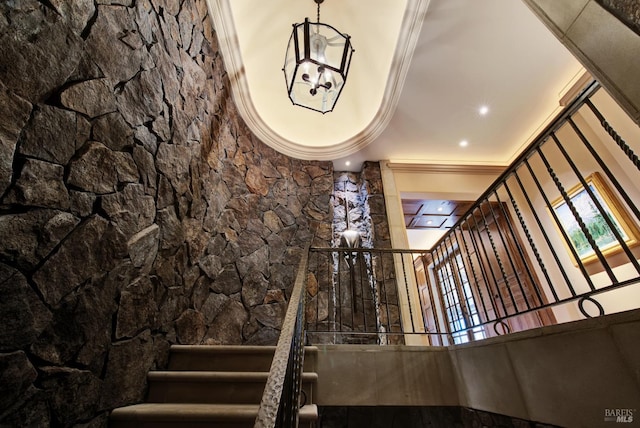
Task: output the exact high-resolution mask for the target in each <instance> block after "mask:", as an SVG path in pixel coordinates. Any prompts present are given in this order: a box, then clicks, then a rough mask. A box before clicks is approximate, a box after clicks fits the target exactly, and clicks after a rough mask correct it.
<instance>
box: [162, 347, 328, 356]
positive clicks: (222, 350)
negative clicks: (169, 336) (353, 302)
mask: <svg viewBox="0 0 640 428" xmlns="http://www.w3.org/2000/svg"><path fill="white" fill-rule="evenodd" d="M275 350H276V347H275V346H254V345H171V348H170V351H171V352H172V353H188V352H193V353H204V354H209V353H211V354H237V353H244V354H273V353H274V352H275ZM304 352H305V353H310V354H317V353H318V347H317V346H305V347H304Z"/></svg>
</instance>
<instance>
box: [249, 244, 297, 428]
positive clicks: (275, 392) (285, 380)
mask: <svg viewBox="0 0 640 428" xmlns="http://www.w3.org/2000/svg"><path fill="white" fill-rule="evenodd" d="M308 254H309V248H308V247H307V249H306V251H304V252H303V253H302V258H301V260H300V264H299V266H298V273H297V275H296V282H295V285H294V287H293V291H292V293H291V298H290V300H289V306H288V308H287V313H286V314H285V318H284V322H283V324H282V329H281V332H280V337H279V339H278V345H277V347H276V351H275V354H274V358H273V361H272V363H271V369H270V370H269V376H268V378H267V383H266V386H265V389H264V393H263V395H262V400H261V402H260V409H259V410H258V416H257V418H256V421H255V424H254V427H255V428H274V427H280V428H294V427H297V426H298V410H299V407H300V405H301V404H304V403H303V402H301V391H302V370H303V365H304V342H305V341H304V337H305V321H304V314H305V301H306V299H305V297H304V293H305V289H306V279H307V267H308V263H309V257H308Z"/></svg>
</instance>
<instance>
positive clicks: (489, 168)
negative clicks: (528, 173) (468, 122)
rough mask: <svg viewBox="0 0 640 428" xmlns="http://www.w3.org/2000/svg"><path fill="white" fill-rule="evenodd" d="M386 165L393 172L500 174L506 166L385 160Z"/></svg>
mask: <svg viewBox="0 0 640 428" xmlns="http://www.w3.org/2000/svg"><path fill="white" fill-rule="evenodd" d="M386 166H387V167H388V168H389V169H391V170H392V171H393V172H409V173H439V174H442V173H452V174H482V175H500V174H502V173H503V172H504V170H505V169H506V168H507V166H506V165H505V166H503V165H447V164H425V163H404V162H386Z"/></svg>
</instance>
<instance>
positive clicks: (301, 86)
mask: <svg viewBox="0 0 640 428" xmlns="http://www.w3.org/2000/svg"><path fill="white" fill-rule="evenodd" d="M318 68H319V67H318V66H317V65H316V64H312V63H309V62H306V63H303V64H301V65H300V67H298V71H297V74H296V79H295V83H294V84H293V90H292V91H291V93H290V96H291V100H292V101H293V102H294V104H299V105H302V106H305V107H308V108H311V109H314V110H318V111H321V112H328V111H331V110H333V106H334V105H335V103H336V100H337V98H338V95H339V94H340V91H341V89H342V86H343V85H344V79H343V78H342V76H341V75H340V74H339V73H337V72H335V71H332V70H330V69H324V71H323V72H321V73H319V72H318Z"/></svg>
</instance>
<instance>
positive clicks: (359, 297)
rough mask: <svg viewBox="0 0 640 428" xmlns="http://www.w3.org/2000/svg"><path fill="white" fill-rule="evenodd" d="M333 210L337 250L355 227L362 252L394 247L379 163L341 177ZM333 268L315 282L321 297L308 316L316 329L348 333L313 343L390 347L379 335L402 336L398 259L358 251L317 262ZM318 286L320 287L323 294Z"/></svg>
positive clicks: (315, 337) (325, 336)
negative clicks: (400, 333) (397, 273)
mask: <svg viewBox="0 0 640 428" xmlns="http://www.w3.org/2000/svg"><path fill="white" fill-rule="evenodd" d="M331 207H332V209H333V234H332V247H334V248H337V247H342V248H344V247H346V246H347V244H346V242H345V241H344V238H343V237H342V232H343V231H345V230H346V229H347V228H349V229H351V230H355V231H357V232H358V233H359V235H360V241H359V244H358V245H359V246H360V247H362V248H371V249H388V248H391V240H390V236H389V225H388V222H387V216H386V208H385V202H384V192H383V188H382V177H381V173H380V164H379V163H378V162H365V163H364V165H363V168H362V171H361V172H360V173H353V172H335V173H334V183H333V194H332V197H331ZM327 263H331V264H333V268H332V269H330V270H327V269H326V268H323V269H319V270H318V273H317V275H319V277H318V278H314V281H312V284H314V287H313V291H314V293H316V292H317V295H316V294H312V295H311V296H310V300H309V304H308V314H307V316H308V318H309V319H310V320H311V322H312V324H313V325H312V326H310V329H311V330H312V331H313V330H318V331H323V332H326V331H329V332H331V331H340V332H343V333H345V334H343V335H333V334H326V333H320V334H313V333H312V334H310V338H311V341H312V342H314V343H380V342H382V343H388V341H387V339H388V338H387V337H386V336H380V335H379V334H378V332H379V331H380V330H381V329H382V330H385V331H389V330H391V331H394V332H400V331H401V328H400V314H399V308H398V295H397V286H396V281H395V272H394V269H393V257H392V256H391V255H390V254H383V253H375V252H372V253H357V252H353V253H346V254H344V255H343V256H342V257H339V256H337V254H334V255H333V259H332V260H331V261H325V260H324V259H323V260H322V262H317V264H318V266H325V265H326V264H327ZM325 272H332V274H330V275H327V273H325ZM329 276H330V277H329ZM372 277H374V278H375V280H372V279H371V278H372ZM317 284H320V290H319V291H317V290H316V288H317ZM310 294H311V293H310ZM349 332H355V333H357V334H349ZM361 333H371V334H364V335H363V334H361ZM398 338H399V336H398V337H394V338H393V339H394V340H392V343H399V342H398V340H396V339H398ZM401 340H402V339H401V338H400V341H401Z"/></svg>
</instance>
